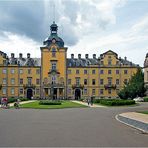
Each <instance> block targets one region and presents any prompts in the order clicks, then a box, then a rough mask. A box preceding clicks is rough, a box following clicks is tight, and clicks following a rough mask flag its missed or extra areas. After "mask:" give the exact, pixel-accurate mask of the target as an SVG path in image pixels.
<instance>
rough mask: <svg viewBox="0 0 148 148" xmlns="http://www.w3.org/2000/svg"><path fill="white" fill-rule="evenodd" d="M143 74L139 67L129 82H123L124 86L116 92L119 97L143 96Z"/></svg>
mask: <svg viewBox="0 0 148 148" xmlns="http://www.w3.org/2000/svg"><path fill="white" fill-rule="evenodd" d="M145 91H146V89H145V87H144V74H143V72H142V69H141V68H139V69H138V70H137V72H136V73H135V74H134V75H133V76H132V77H131V79H130V80H129V82H128V83H127V84H125V86H124V88H123V89H122V90H121V91H120V92H119V93H118V96H119V97H120V98H121V99H128V98H130V99H133V98H135V97H143V96H144V94H145Z"/></svg>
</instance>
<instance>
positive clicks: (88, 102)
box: [87, 97, 90, 106]
mask: <svg viewBox="0 0 148 148" xmlns="http://www.w3.org/2000/svg"><path fill="white" fill-rule="evenodd" d="M87 104H88V106H89V104H90V98H89V97H88V98H87Z"/></svg>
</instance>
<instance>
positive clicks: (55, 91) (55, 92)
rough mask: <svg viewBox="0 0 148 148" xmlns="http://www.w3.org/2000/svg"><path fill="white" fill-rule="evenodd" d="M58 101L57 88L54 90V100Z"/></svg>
mask: <svg viewBox="0 0 148 148" xmlns="http://www.w3.org/2000/svg"><path fill="white" fill-rule="evenodd" d="M56 99H57V88H54V89H53V100H56Z"/></svg>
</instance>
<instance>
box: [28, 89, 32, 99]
mask: <svg viewBox="0 0 148 148" xmlns="http://www.w3.org/2000/svg"><path fill="white" fill-rule="evenodd" d="M32 96H33V91H32V89H31V88H29V89H27V98H28V99H31V98H32Z"/></svg>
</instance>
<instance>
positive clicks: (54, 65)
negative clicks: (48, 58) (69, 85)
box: [51, 62, 57, 70]
mask: <svg viewBox="0 0 148 148" xmlns="http://www.w3.org/2000/svg"><path fill="white" fill-rule="evenodd" d="M51 69H52V70H56V69H57V63H55V62H52V63H51Z"/></svg>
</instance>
